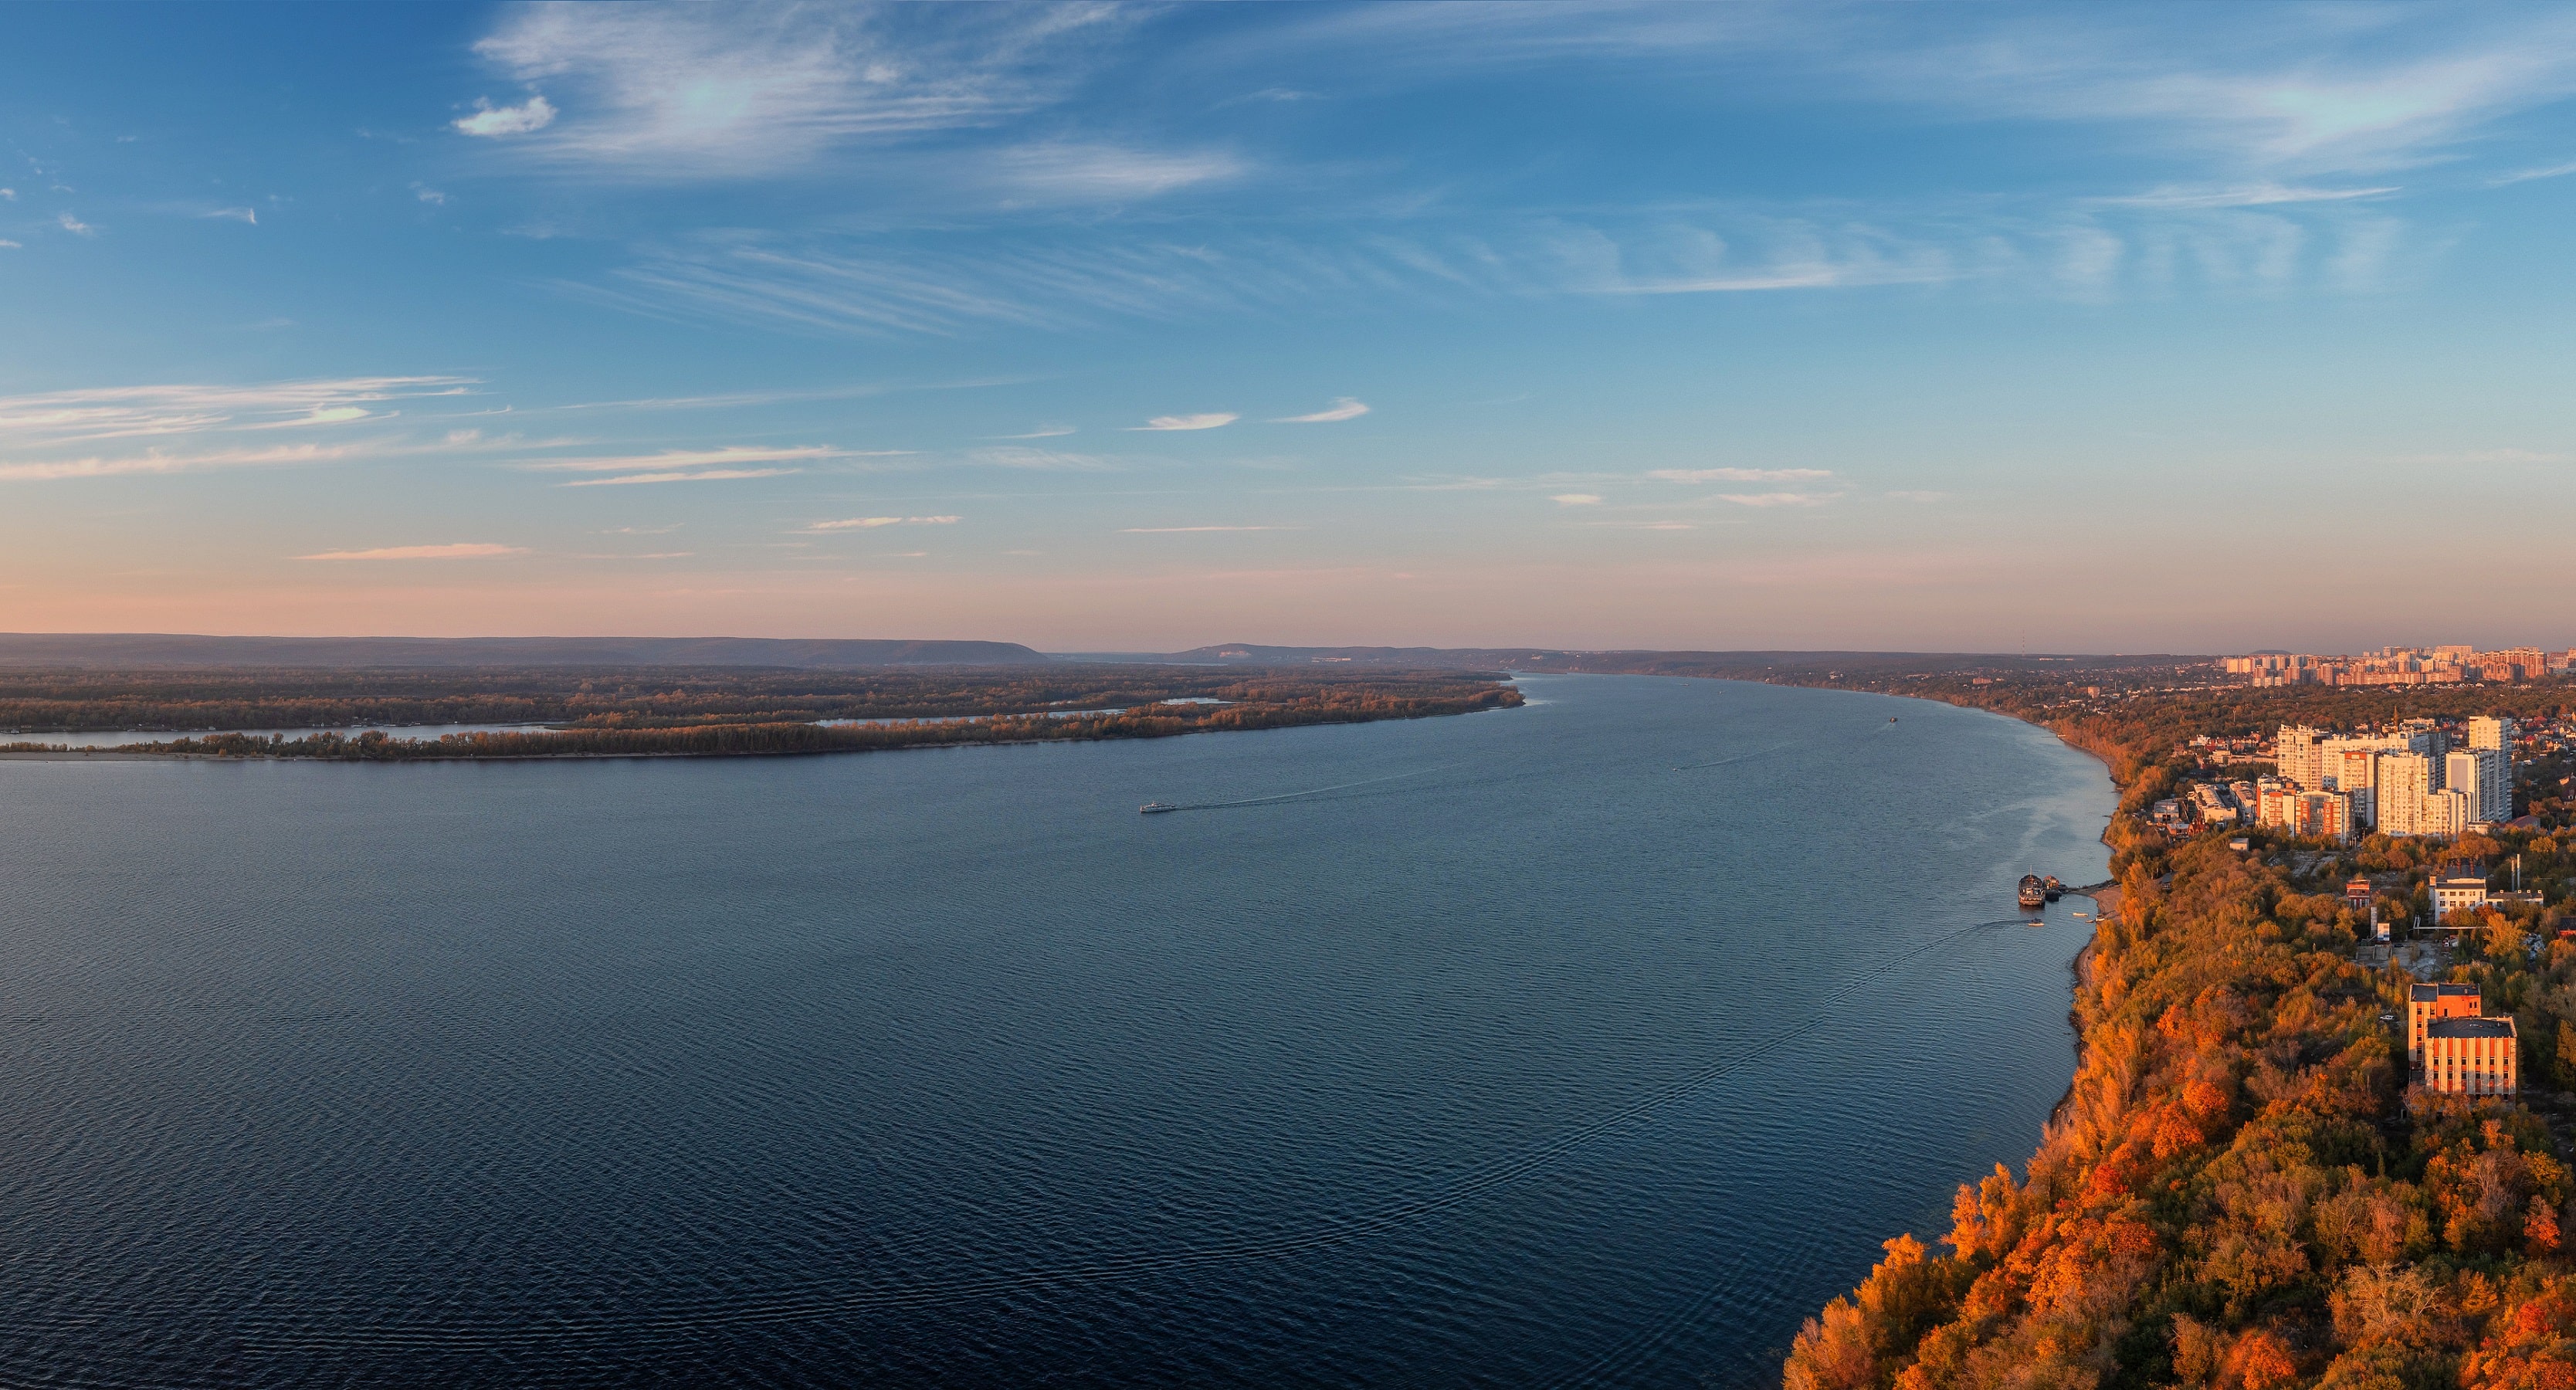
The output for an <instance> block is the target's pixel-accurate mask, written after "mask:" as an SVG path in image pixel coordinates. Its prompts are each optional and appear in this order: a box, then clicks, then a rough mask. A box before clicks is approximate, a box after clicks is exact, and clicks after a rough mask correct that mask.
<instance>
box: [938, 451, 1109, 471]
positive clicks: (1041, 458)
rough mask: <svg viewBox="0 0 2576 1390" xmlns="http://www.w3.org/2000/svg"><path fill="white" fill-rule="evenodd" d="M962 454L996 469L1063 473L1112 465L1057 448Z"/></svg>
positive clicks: (1092, 456)
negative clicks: (1024, 469)
mask: <svg viewBox="0 0 2576 1390" xmlns="http://www.w3.org/2000/svg"><path fill="white" fill-rule="evenodd" d="M966 457H967V459H968V461H969V462H973V463H989V464H992V465H994V466H995V467H999V468H1028V469H1037V470H1052V471H1057V472H1067V473H1097V472H1102V471H1105V470H1107V469H1110V468H1113V467H1115V466H1116V465H1115V464H1113V463H1111V462H1110V461H1109V460H1108V459H1105V458H1102V457H1101V456H1099V455H1098V454H1076V453H1068V452H1065V451H1063V450H1060V449H1030V448H1025V447H1021V446H1017V445H1013V446H1008V447H1004V448H1000V449H976V450H973V451H972V452H970V453H968V454H967V455H966Z"/></svg>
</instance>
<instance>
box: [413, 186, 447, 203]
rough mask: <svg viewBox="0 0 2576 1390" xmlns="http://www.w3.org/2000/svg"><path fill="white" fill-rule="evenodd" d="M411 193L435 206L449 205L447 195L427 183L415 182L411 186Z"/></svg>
mask: <svg viewBox="0 0 2576 1390" xmlns="http://www.w3.org/2000/svg"><path fill="white" fill-rule="evenodd" d="M411 193H412V196H413V197H415V198H418V199H419V200H421V201H422V202H424V203H428V204H430V205H431V206H433V207H445V206H446V205H447V195H446V194H444V193H441V192H439V191H438V190H437V189H435V188H432V187H430V186H428V185H427V184H420V183H416V184H413V185H412V186H411Z"/></svg>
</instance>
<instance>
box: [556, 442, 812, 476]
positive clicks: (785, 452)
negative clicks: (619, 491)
mask: <svg viewBox="0 0 2576 1390" xmlns="http://www.w3.org/2000/svg"><path fill="white" fill-rule="evenodd" d="M855 457H859V455H858V454H857V453H856V452H855V451H852V450H848V449H834V448H831V447H829V446H826V445H821V444H803V445H794V446H789V447H784V448H773V447H768V446H762V445H752V444H728V445H725V446H724V447H722V448H719V449H665V450H663V451H661V452H660V453H654V454H613V455H608V456H605V457H598V458H572V459H546V460H543V461H540V462H534V463H529V464H527V465H525V466H526V467H528V468H531V469H535V470H538V471H541V472H549V473H623V472H629V471H632V470H635V469H639V468H640V469H655V470H661V471H670V470H677V469H686V468H733V467H739V466H741V465H743V464H747V463H808V462H819V461H821V460H825V459H843V458H855Z"/></svg>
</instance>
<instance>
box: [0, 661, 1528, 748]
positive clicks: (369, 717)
mask: <svg viewBox="0 0 2576 1390" xmlns="http://www.w3.org/2000/svg"><path fill="white" fill-rule="evenodd" d="M1520 703H1521V694H1520V692H1519V690H1517V689H1516V688H1514V687H1513V686H1511V685H1510V684H1508V683H1507V682H1505V681H1503V680H1502V679H1500V678H1499V677H1495V676H1491V675H1483V674H1472V673H1458V672H1431V673H1409V672H1375V671H1372V672H1368V673H1365V674H1361V673H1327V674H1310V673H1307V672H1302V671H1299V672H1285V673H1278V672H1257V673H1247V672H1244V671H1240V670H1236V671H1203V670H1187V669H1166V668H1143V667H1135V666H1124V667H1111V668H1099V669H1091V668H1074V669H1067V670H1054V671H1048V672H1046V673H1044V674H1029V673H1026V672H1024V671H1017V670H971V669H958V670H945V671H904V672H877V673H868V674H864V675H861V674H852V673H814V672H781V671H739V670H687V671H622V672H592V673H581V672H571V673H567V672H561V671H496V672H483V673H473V672H455V671H427V672H363V673H352V672H275V671H270V672H211V673H210V672H191V673H187V674H185V675H178V676H174V675H168V674H162V673H142V674H113V673H109V674H102V673H96V672H85V671H82V672H51V673H10V674H8V675H6V676H0V728H6V727H10V726H11V725H15V726H16V727H18V728H20V729H22V730H35V732H21V733H18V734H14V735H12V734H0V752H21V753H46V752H62V751H64V750H63V749H62V748H61V747H60V746H58V745H54V744H49V743H47V742H46V741H45V738H44V733H43V732H42V730H47V729H53V730H63V731H72V730H98V729H106V730H128V731H133V732H134V734H135V737H134V739H133V741H131V742H129V743H125V744H122V745H120V746H119V747H118V748H117V750H116V751H117V752H119V753H122V754H129V755H134V754H140V755H166V756H190V757H223V758H239V757H262V758H319V759H331V760H364V761H404V760H415V759H437V758H541V757H639V756H651V755H672V756H712V757H722V756H745V755H755V754H783V753H835V752H863V751H868V750H874V749H892V748H918V747H939V746H953V745H961V744H979V743H1035V742H1060V741H1069V740H1087V739H1112V738H1163V737H1169V736H1173V735H1177V734H1191V733H1215V732H1224V731H1236V730H1251V729H1276V728H1288V727H1292V726H1296V725H1305V724H1350V723H1363V722H1367V721H1371V720H1379V719H1420V718H1429V717H1434V716H1439V715H1449V714H1468V713H1474V712H1476V711H1479V710H1492V709H1507V708H1511V707H1514V706H1517V705H1519V704H1520ZM844 720H866V721H877V722H869V723H855V724H851V723H834V722H827V721H844ZM456 723H524V724H531V725H539V724H551V725H553V726H554V727H543V728H528V729H510V730H499V731H482V732H469V733H454V734H448V735H445V736H443V737H438V738H419V737H405V736H404V735H403V734H402V732H401V730H400V728H398V727H397V728H395V729H392V730H390V731H388V730H369V731H367V732H364V733H358V734H354V735H353V734H346V733H340V732H318V733H317V732H301V731H300V730H308V729H311V728H312V727H314V726H330V725H342V726H353V725H363V724H391V725H397V726H399V725H406V724H409V725H420V724H456ZM227 725H229V726H231V730H232V731H229V732H222V733H188V734H184V735H181V736H178V737H155V736H154V731H156V730H157V731H164V732H168V731H175V730H178V729H189V728H195V729H205V728H208V727H214V728H223V727H224V726H227ZM278 729H286V730H299V732H291V733H270V732H261V731H262V730H278Z"/></svg>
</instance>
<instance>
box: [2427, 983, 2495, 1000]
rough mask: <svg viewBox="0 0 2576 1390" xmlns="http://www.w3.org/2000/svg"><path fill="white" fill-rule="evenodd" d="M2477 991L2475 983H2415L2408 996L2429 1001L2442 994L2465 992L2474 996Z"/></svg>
mask: <svg viewBox="0 0 2576 1390" xmlns="http://www.w3.org/2000/svg"><path fill="white" fill-rule="evenodd" d="M2477 993H2478V987H2477V986H2476V985H2417V986H2415V990H2414V993H2413V995H2412V996H2410V997H2412V998H2415V999H2422V1000H2428V1001H2429V1000H2434V999H2439V998H2441V997H2442V996H2444V995H2458V994H2465V995H2468V996H2469V997H2471V998H2476V997H2477Z"/></svg>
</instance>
